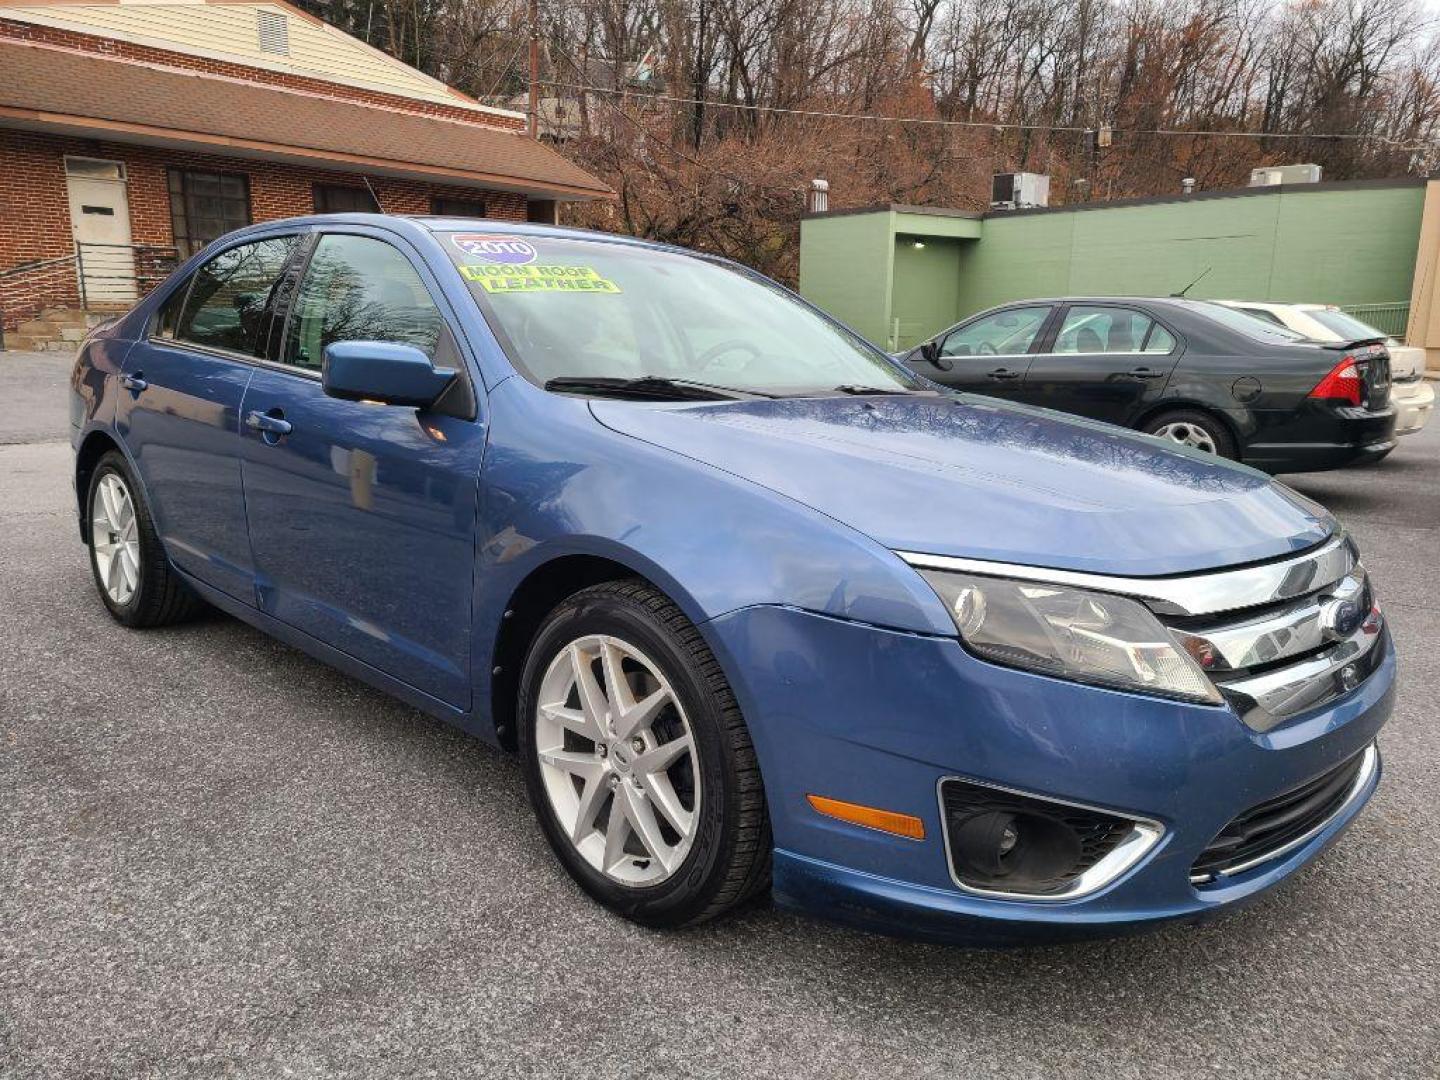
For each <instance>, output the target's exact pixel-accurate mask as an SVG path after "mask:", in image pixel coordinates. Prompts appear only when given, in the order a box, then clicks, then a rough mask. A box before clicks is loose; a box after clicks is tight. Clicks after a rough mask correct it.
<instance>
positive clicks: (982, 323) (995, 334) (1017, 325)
mask: <svg viewBox="0 0 1440 1080" xmlns="http://www.w3.org/2000/svg"><path fill="white" fill-rule="evenodd" d="M1051 310H1052V309H1051V308H1050V307H1048V306H1040V307H1023V308H1007V309H1006V310H1004V311H997V312H995V314H993V315H986V316H985V317H984V318H981V319H976V320H975V321H974V322H972V323H967V324H966V325H965V326H962V327H960V328H959V329H958V330H956V331H954V332H953V333H951V334H950V336H949V337H947V338H946V339H945V344H943V345H942V346H941V347H940V355H941V356H947V357H950V358H951V359H960V358H962V357H966V356H1019V355H1020V354H1022V353H1026V352H1029V351H1030V345H1031V343H1033V342H1034V340H1035V339H1036V337H1038V336H1039V334H1040V329H1041V327H1043V326H1044V325H1045V320H1046V319H1048V318H1049V317H1050V312H1051Z"/></svg>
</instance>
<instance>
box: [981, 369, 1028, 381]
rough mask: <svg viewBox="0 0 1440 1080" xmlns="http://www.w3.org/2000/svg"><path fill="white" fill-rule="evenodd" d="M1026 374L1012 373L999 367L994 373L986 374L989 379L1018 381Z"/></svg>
mask: <svg viewBox="0 0 1440 1080" xmlns="http://www.w3.org/2000/svg"><path fill="white" fill-rule="evenodd" d="M1023 374H1024V372H1021V371H1011V370H1010V369H1009V368H1007V367H997V368H996V369H995V370H994V371H990V372H987V373H986V376H985V377H986V378H987V379H1018V378H1020V376H1021V375H1023Z"/></svg>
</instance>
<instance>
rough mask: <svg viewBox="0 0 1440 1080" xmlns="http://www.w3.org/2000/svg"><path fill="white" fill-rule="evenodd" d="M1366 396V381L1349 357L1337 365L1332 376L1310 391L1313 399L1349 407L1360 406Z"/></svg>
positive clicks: (1326, 377) (1325, 378)
mask: <svg viewBox="0 0 1440 1080" xmlns="http://www.w3.org/2000/svg"><path fill="white" fill-rule="evenodd" d="M1364 395H1365V380H1364V379H1363V378H1362V377H1361V375H1360V369H1359V368H1358V367H1356V366H1355V358H1354V357H1353V356H1347V357H1345V359H1343V360H1341V361H1340V362H1339V363H1338V364H1336V365H1335V367H1334V368H1333V369H1331V371H1330V374H1329V375H1326V376H1325V377H1324V378H1323V379H1321V380H1320V381H1319V382H1318V383H1316V384H1315V389H1314V390H1311V391H1310V396H1311V397H1312V398H1324V399H1326V400H1328V401H1343V402H1345V403H1346V404H1347V405H1360V404H1361V402H1362V401H1363V400H1364Z"/></svg>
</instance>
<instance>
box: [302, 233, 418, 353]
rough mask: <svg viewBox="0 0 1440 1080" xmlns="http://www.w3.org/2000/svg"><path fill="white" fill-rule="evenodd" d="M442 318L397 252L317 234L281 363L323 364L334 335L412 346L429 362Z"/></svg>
mask: <svg viewBox="0 0 1440 1080" xmlns="http://www.w3.org/2000/svg"><path fill="white" fill-rule="evenodd" d="M443 326H444V320H443V319H442V318H441V316H440V310H439V309H438V308H437V307H436V306H435V302H434V301H433V300H431V299H430V293H429V292H428V291H427V290H426V288H425V284H424V282H422V281H421V280H420V275H419V274H417V273H416V272H415V268H414V267H413V266H411V265H410V260H409V259H407V258H406V257H405V256H404V255H402V254H401V253H400V251H399V250H397V249H396V248H394V247H392V246H391V245H389V244H387V243H385V241H383V240H375V239H372V238H371V237H368V236H351V235H347V234H344V233H334V234H331V235H328V236H323V237H321V238H320V243H319V244H317V245H316V246H315V254H314V255H312V256H311V257H310V265H309V267H308V268H307V269H306V271H305V280H304V281H303V282H301V284H300V292H299V295H298V296H297V298H296V301H295V305H294V308H293V314H292V315H291V316H290V328H289V330H288V331H287V336H286V341H285V362H286V363H287V364H294V365H295V366H296V367H302V368H309V369H311V370H313V371H318V370H320V365H321V363H322V361H323V360H324V358H325V346H327V345H332V344H334V343H335V342H337V341H389V342H396V343H399V344H402V345H413V346H415V347H416V348H417V349H419V350H421V351H422V352H423V353H425V355H426V356H428V357H430V358H431V359H432V360H433V359H434V358H435V349H436V344H437V342H438V341H439V340H440V331H441V328H442V327H443Z"/></svg>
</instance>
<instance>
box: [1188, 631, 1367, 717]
mask: <svg viewBox="0 0 1440 1080" xmlns="http://www.w3.org/2000/svg"><path fill="white" fill-rule="evenodd" d="M1382 634H1383V631H1382V630H1381V629H1380V628H1379V627H1378V626H1377V627H1376V628H1374V629H1361V630H1358V631H1356V632H1355V634H1353V635H1352V636H1351V637H1349V638H1346V639H1345V640H1344V641H1341V642H1338V643H1337V644H1335V645H1334V646H1333V647H1332V648H1329V649H1326V650H1325V651H1324V652H1321V653H1317V654H1316V655H1314V656H1311V657H1309V658H1308V659H1305V660H1301V661H1299V662H1298V663H1294V664H1289V665H1287V666H1285V667H1282V668H1279V669H1277V670H1275V671H1267V672H1264V673H1263V674H1260V675H1252V676H1250V677H1249V678H1245V679H1232V680H1221V679H1216V680H1215V685H1216V686H1218V687H1220V689H1221V691H1222V692H1224V693H1225V694H1226V696H1227V697H1229V698H1230V702H1231V704H1232V705H1234V706H1235V708H1236V710H1237V711H1238V712H1239V713H1240V719H1241V720H1243V721H1244V722H1245V725H1246V726H1247V727H1249V728H1251V729H1253V730H1255V731H1269V730H1270V729H1271V728H1274V727H1278V726H1279V725H1280V724H1282V723H1284V722H1285V720H1287V719H1288V718H1290V717H1292V716H1294V715H1295V714H1296V713H1299V712H1303V711H1305V710H1306V709H1313V708H1316V707H1318V706H1320V705H1324V704H1325V703H1326V702H1328V701H1333V700H1334V699H1335V698H1338V697H1341V696H1342V695H1344V694H1348V693H1349V692H1350V691H1351V690H1354V689H1355V688H1356V687H1357V686H1359V685H1360V684H1361V683H1362V682H1364V681H1365V679H1366V678H1367V677H1368V676H1369V675H1370V674H1371V672H1370V671H1369V670H1368V669H1367V668H1365V666H1364V665H1362V664H1361V661H1362V660H1365V659H1367V658H1368V657H1369V654H1370V652H1371V650H1372V649H1374V648H1375V646H1376V645H1378V644H1379V643H1380V638H1381V636H1382ZM1347 669H1349V670H1348V671H1347Z"/></svg>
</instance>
